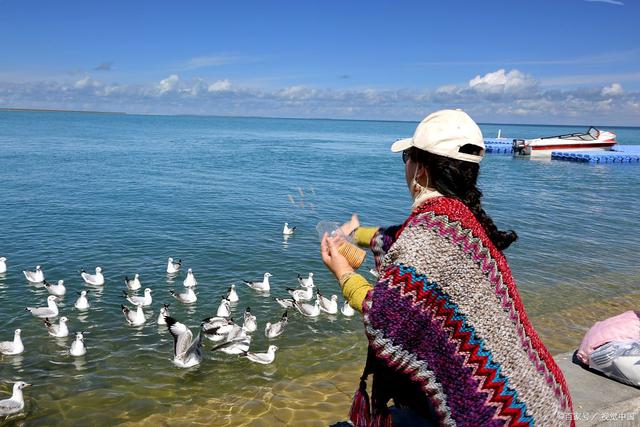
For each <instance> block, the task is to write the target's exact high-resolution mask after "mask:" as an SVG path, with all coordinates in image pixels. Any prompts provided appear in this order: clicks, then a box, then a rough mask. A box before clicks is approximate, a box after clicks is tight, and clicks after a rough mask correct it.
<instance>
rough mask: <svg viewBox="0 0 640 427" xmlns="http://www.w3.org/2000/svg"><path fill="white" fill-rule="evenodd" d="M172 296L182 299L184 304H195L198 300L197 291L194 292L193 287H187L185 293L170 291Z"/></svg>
mask: <svg viewBox="0 0 640 427" xmlns="http://www.w3.org/2000/svg"><path fill="white" fill-rule="evenodd" d="M169 292H170V293H171V296H172V297H174V298H175V299H177V300H178V301H180V302H181V303H183V304H193V303H194V302H196V301H197V300H198V297H197V296H196V293H195V292H193V288H187V290H186V291H185V292H184V293H181V294H177V293H175V291H169Z"/></svg>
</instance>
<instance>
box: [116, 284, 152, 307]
mask: <svg viewBox="0 0 640 427" xmlns="http://www.w3.org/2000/svg"><path fill="white" fill-rule="evenodd" d="M122 293H123V294H124V297H125V298H126V299H127V301H129V302H130V303H131V304H133V305H140V306H142V307H147V306H149V305H151V301H152V299H151V289H149V288H145V289H144V296H143V297H139V296H135V295H131V296H129V295H128V294H127V292H126V291H122Z"/></svg>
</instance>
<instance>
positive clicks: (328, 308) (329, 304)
mask: <svg viewBox="0 0 640 427" xmlns="http://www.w3.org/2000/svg"><path fill="white" fill-rule="evenodd" d="M317 298H318V301H320V310H322V311H324V312H325V313H329V314H336V313H338V295H331V299H329V298H327V297H325V296H324V295H322V294H321V293H320V289H318V295H317Z"/></svg>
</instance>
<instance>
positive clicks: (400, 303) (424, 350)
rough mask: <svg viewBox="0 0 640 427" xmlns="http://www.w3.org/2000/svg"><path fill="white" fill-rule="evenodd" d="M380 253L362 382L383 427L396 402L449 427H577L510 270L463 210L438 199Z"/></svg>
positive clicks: (367, 316) (397, 230)
mask: <svg viewBox="0 0 640 427" xmlns="http://www.w3.org/2000/svg"><path fill="white" fill-rule="evenodd" d="M371 246H372V249H373V250H374V254H375V255H376V259H377V261H379V265H378V266H377V267H378V271H379V272H380V278H379V280H378V282H377V283H376V285H375V287H374V289H373V290H372V291H370V292H369V294H368V296H367V298H366V299H365V301H364V304H363V315H364V323H365V329H366V333H367V336H368V338H369V358H368V360H367V368H366V369H365V374H364V376H363V380H366V377H367V376H368V374H373V387H372V402H371V405H372V410H373V418H372V421H371V422H372V423H373V424H374V425H375V424H377V425H389V423H390V418H389V416H388V414H385V412H386V411H387V401H388V400H389V399H391V398H393V399H394V401H395V404H396V405H397V406H400V407H402V406H408V407H410V408H412V409H413V410H416V411H418V412H419V413H420V414H422V415H423V416H425V417H431V418H432V419H435V420H436V422H438V423H439V424H440V425H444V426H450V425H458V426H472V427H479V426H503V425H509V426H530V425H534V424H535V425H539V426H560V425H562V426H565V425H575V423H574V421H573V409H572V403H571V396H570V395H569V391H568V389H567V385H566V382H565V379H564V376H563V374H562V372H561V371H560V369H559V368H558V366H557V365H556V363H555V362H554V360H553V359H552V357H551V355H550V354H549V352H548V351H547V349H546V348H545V347H544V345H543V344H542V342H541V340H540V338H539V337H538V335H537V333H536V331H535V330H534V329H533V327H532V325H531V323H530V322H529V319H528V318H527V314H526V313H525V310H524V307H523V305H522V302H521V300H520V296H519V294H518V291H517V289H516V285H515V283H514V281H513V278H512V276H511V271H510V269H509V266H508V265H507V261H506V260H505V258H504V256H503V255H502V253H501V252H500V251H499V250H497V249H496V248H495V246H494V245H493V243H492V242H491V241H490V239H489V238H488V236H487V235H486V233H485V231H484V229H483V227H482V226H481V224H480V223H479V222H478V221H477V220H476V218H475V217H474V215H473V214H472V213H471V211H470V210H469V209H468V208H467V207H466V206H465V205H464V204H462V203H461V202H459V201H457V200H455V199H450V198H446V197H436V198H433V199H429V200H427V201H426V202H425V203H423V204H422V205H421V206H420V207H418V208H417V209H416V210H415V211H414V212H413V213H412V214H411V216H410V217H409V218H408V219H407V220H406V221H405V223H404V224H402V225H401V226H400V227H394V228H392V229H381V230H380V231H379V232H378V233H377V234H376V235H375V236H374V238H373V239H372V242H371ZM382 254H384V255H383V256H381V255H382ZM363 384H365V383H364V381H363V382H361V390H362V391H363V392H364V390H363V389H362V387H363ZM364 387H365V389H366V385H364ZM365 394H366V393H365ZM354 407H355V410H356V411H357V410H360V411H362V409H361V408H359V407H358V405H357V404H354ZM353 411H354V409H353V408H352V412H353ZM367 413H368V411H367ZM366 418H367V421H362V419H364V417H363V418H362V419H361V420H360V422H358V423H357V424H360V425H363V424H364V425H366V424H368V423H369V417H368V415H367V417H366ZM352 419H353V417H352Z"/></svg>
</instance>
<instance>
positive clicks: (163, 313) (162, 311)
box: [157, 304, 170, 325]
mask: <svg viewBox="0 0 640 427" xmlns="http://www.w3.org/2000/svg"><path fill="white" fill-rule="evenodd" d="M169 316H170V314H169V304H164V305H163V306H162V308H161V309H160V314H158V320H157V323H158V325H166V324H167V321H166V320H164V318H165V317H169Z"/></svg>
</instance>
